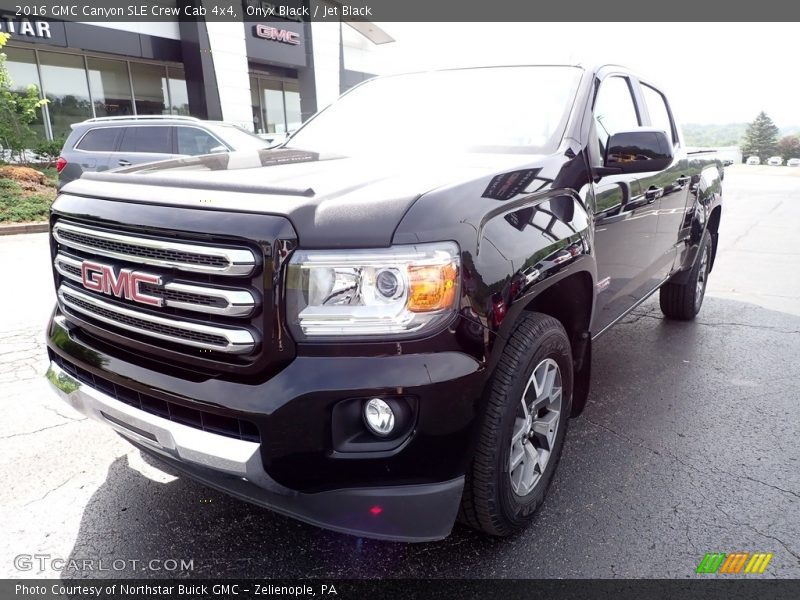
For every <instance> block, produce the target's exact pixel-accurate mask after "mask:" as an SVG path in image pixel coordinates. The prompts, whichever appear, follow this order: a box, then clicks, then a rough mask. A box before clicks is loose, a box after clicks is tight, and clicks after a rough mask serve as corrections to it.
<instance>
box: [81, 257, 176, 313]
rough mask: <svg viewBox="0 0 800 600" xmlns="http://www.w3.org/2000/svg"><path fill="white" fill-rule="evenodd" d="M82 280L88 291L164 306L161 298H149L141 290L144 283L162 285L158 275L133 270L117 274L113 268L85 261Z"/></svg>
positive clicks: (82, 268) (121, 271) (122, 270)
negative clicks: (140, 287)
mask: <svg viewBox="0 0 800 600" xmlns="http://www.w3.org/2000/svg"><path fill="white" fill-rule="evenodd" d="M81 279H82V280H83V287H85V288H86V289H87V290H92V291H94V292H100V293H101V294H108V295H109V296H116V297H117V298H125V299H127V300H133V301H134V302H139V303H140V304H149V305H150V306H162V305H163V303H164V302H163V300H162V299H161V298H158V297H157V296H149V295H148V294H145V293H142V291H141V290H140V289H139V286H140V285H141V284H143V283H152V284H153V285H161V277H159V276H158V275H148V274H147V273H139V272H138V271H133V270H131V269H120V271H119V274H117V273H115V272H114V268H113V267H110V266H108V265H101V264H100V263H96V262H91V261H89V260H85V261H83V263H82V264H81Z"/></svg>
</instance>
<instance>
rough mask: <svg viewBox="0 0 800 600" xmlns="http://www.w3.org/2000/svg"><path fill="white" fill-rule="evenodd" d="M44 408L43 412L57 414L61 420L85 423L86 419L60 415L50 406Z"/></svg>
mask: <svg viewBox="0 0 800 600" xmlns="http://www.w3.org/2000/svg"><path fill="white" fill-rule="evenodd" d="M44 408H45V410H49V411H50V412H51V413H55V414H57V415H58V416H59V417H61V418H62V419H67V420H69V421H85V420H86V417H70V416H69V415H65V414H62V413H60V412H59V411H58V410H56V409H55V408H53V407H51V406H45V407H44Z"/></svg>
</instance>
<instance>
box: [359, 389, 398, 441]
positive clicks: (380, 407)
mask: <svg viewBox="0 0 800 600" xmlns="http://www.w3.org/2000/svg"><path fill="white" fill-rule="evenodd" d="M364 422H365V423H366V424H367V427H369V428H370V430H371V431H372V433H374V434H375V435H379V436H387V435H389V434H390V433H391V432H392V430H393V429H394V411H392V407H391V406H389V405H388V404H386V402H384V401H383V400H381V399H380V398H373V399H372V400H370V401H368V402H367V403H366V404H365V405H364Z"/></svg>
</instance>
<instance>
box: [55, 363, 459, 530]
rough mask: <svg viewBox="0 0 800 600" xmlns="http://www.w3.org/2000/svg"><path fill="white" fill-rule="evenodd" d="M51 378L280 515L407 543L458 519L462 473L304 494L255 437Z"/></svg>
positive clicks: (168, 458)
mask: <svg viewBox="0 0 800 600" xmlns="http://www.w3.org/2000/svg"><path fill="white" fill-rule="evenodd" d="M47 379H48V380H49V381H50V383H51V385H52V387H53V389H54V390H55V391H56V393H57V394H58V395H59V396H60V397H61V398H62V399H63V400H64V401H65V402H67V403H68V404H69V405H70V406H72V407H73V408H74V409H76V410H77V411H79V412H81V413H83V414H84V415H86V416H88V417H91V418H93V419H95V420H97V421H100V422H103V423H105V424H106V425H110V426H111V427H112V428H114V429H115V430H116V431H117V432H118V433H119V434H120V435H122V436H123V437H124V438H126V439H127V440H129V441H130V442H132V443H133V444H134V445H135V446H137V447H138V448H140V449H141V450H143V451H145V452H147V453H149V454H151V455H153V456H156V457H158V458H160V459H162V460H163V461H164V462H166V463H167V464H169V465H170V466H172V467H174V468H176V469H178V470H179V471H181V472H183V473H186V474H187V475H189V476H190V477H192V478H193V479H197V480H198V481H200V482H202V483H204V484H206V485H209V486H211V487H214V488H217V489H220V490H221V491H224V492H227V493H229V494H231V495H233V496H236V497H238V498H241V499H243V500H247V501H249V502H253V503H255V504H258V505H261V506H265V507H267V508H270V509H272V510H274V511H276V512H278V513H281V514H285V515H287V516H290V517H294V518H296V519H299V520H301V521H305V522H307V523H311V524H313V525H317V526H319V527H324V528H326V529H331V530H334V531H340V532H343V533H348V534H352V535H359V536H364V537H370V538H375V539H384V540H394V541H405V542H422V541H432V540H438V539H442V538H444V537H446V536H447V535H448V534H449V533H450V530H451V529H452V526H453V522H454V521H455V517H456V513H457V511H458V505H459V502H460V499H461V491H462V488H463V486H464V478H463V477H458V478H455V479H452V480H450V481H445V482H441V483H433V484H420V485H399V486H383V487H359V488H348V489H340V490H329V491H325V492H318V493H302V492H297V491H294V490H290V489H288V488H285V487H284V486H281V485H280V484H279V483H277V482H275V481H273V480H272V479H271V478H270V477H269V476H268V475H267V473H266V472H265V470H264V467H263V465H262V462H261V454H260V452H259V446H260V444H258V443H256V442H249V441H245V440H237V439H233V438H229V437H224V436H221V435H216V434H213V433H209V432H205V431H200V430H198V429H194V428H192V427H188V426H186V425H182V424H181V423H176V422H173V421H168V420H166V419H163V418H161V417H158V416H156V415H152V414H150V413H147V412H144V411H142V410H139V409H137V408H134V407H132V406H129V405H127V404H124V403H123V402H120V401H118V400H116V399H114V398H112V397H111V396H109V395H107V394H105V393H103V392H101V391H99V390H96V389H93V388H91V387H89V386H87V385H85V384H83V383H81V382H80V381H79V380H77V379H76V378H74V377H72V375H70V374H69V373H67V372H66V371H64V370H63V369H61V367H59V366H58V365H57V364H56V363H55V362H51V363H50V368H49V369H48V371H47Z"/></svg>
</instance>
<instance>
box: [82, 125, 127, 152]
mask: <svg viewBox="0 0 800 600" xmlns="http://www.w3.org/2000/svg"><path fill="white" fill-rule="evenodd" d="M118 132H119V127H102V128H100V129H92V130H91V131H89V132H88V133H87V134H86V135H84V136H83V138H81V141H80V142H78V145H77V146H76V148H78V150H86V151H87V152H111V151H112V150H114V143H115V142H116V139H117V133H118Z"/></svg>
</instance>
